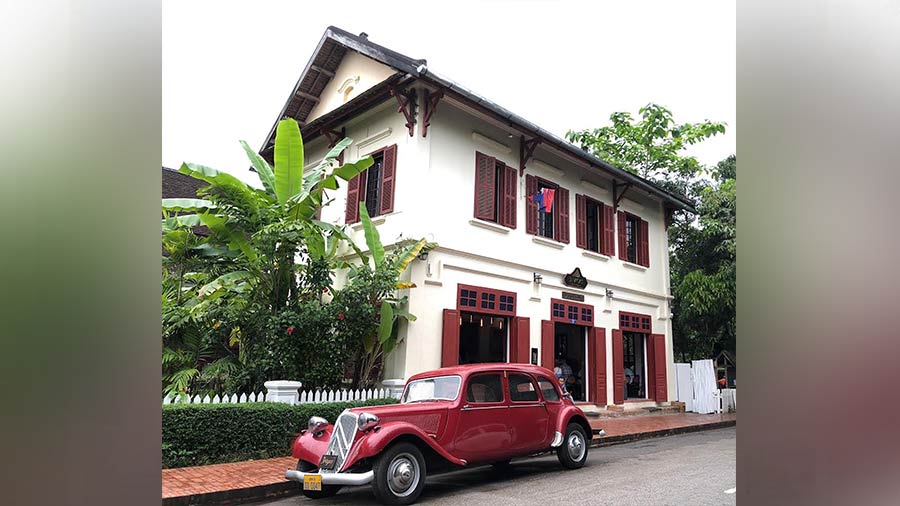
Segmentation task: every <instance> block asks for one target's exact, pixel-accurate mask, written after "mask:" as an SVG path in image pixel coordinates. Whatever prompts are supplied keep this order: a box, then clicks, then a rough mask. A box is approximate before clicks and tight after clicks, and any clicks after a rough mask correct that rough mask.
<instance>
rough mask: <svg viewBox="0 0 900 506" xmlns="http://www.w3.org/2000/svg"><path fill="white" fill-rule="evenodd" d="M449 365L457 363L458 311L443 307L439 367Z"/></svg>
mask: <svg viewBox="0 0 900 506" xmlns="http://www.w3.org/2000/svg"><path fill="white" fill-rule="evenodd" d="M451 365H459V311H457V310H455V309H445V310H444V329H443V336H442V339H441V367H448V366H451Z"/></svg>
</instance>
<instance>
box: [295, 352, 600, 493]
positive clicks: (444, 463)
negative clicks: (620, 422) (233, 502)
mask: <svg viewBox="0 0 900 506" xmlns="http://www.w3.org/2000/svg"><path fill="white" fill-rule="evenodd" d="M593 434H596V435H599V436H603V435H604V432H603V431H602V430H600V429H596V430H593V431H592V430H591V426H590V424H588V420H587V418H586V417H585V415H584V412H583V411H582V410H581V408H579V407H578V406H576V405H575V404H574V403H573V402H572V400H571V398H570V397H569V396H567V395H565V394H563V392H562V391H561V389H560V386H559V384H558V383H557V382H556V380H555V377H554V375H553V373H552V372H551V371H549V370H547V369H544V368H543V367H538V366H533V365H526V364H502V363H495V364H473V365H463V366H456V367H446V368H443V369H437V370H435V371H430V372H425V373H421V374H416V375H415V376H412V377H411V378H410V379H409V381H407V383H406V388H405V389H404V391H403V395H402V396H401V398H400V404H394V405H389V406H375V407H366V408H354V409H348V410H345V411H344V412H343V413H341V414H340V416H339V417H338V419H337V420H335V422H334V424H330V423H328V421H326V420H324V419H322V418H320V417H315V416H314V417H312V418H310V420H309V423H308V426H307V429H305V430H303V431H302V432H301V433H300V436H299V437H297V439H296V440H295V441H294V444H293V455H294V457H296V458H297V459H298V462H297V469H296V470H289V471H287V472H286V473H285V477H286V478H287V479H289V480H294V481H298V482H300V483H302V484H303V492H304V494H305V495H306V496H307V497H312V498H320V497H329V496H332V495H334V494H336V493H337V492H338V490H340V488H341V487H342V486H344V485H365V484H369V483H371V484H372V488H373V490H374V492H375V496H376V497H377V498H378V500H379V501H380V502H382V503H383V504H410V503H412V502H414V501H415V500H416V499H417V498H418V497H419V495H420V494H421V493H422V489H423V488H424V486H425V477H426V476H427V475H429V474H434V473H438V472H443V471H450V470H456V469H462V468H470V467H474V466H479V465H487V464H493V465H495V466H499V467H503V466H506V465H507V464H509V461H510V459H513V458H516V457H524V456H529V455H534V454H538V453H542V452H545V451H556V454H557V456H558V457H559V462H560V463H561V464H562V465H563V467H564V468H567V469H577V468H579V467H581V466H583V465H584V463H585V461H586V460H587V454H588V446H589V442H590V439H591V437H592V435H593Z"/></svg>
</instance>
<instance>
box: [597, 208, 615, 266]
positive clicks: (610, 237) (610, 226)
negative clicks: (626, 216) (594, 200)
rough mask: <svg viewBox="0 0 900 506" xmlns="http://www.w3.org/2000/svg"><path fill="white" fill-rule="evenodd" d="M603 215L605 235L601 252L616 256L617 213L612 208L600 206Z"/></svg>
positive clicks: (602, 239) (602, 238)
mask: <svg viewBox="0 0 900 506" xmlns="http://www.w3.org/2000/svg"><path fill="white" fill-rule="evenodd" d="M600 209H601V212H602V214H603V235H602V237H601V241H602V244H601V245H600V252H601V253H603V254H604V255H609V256H611V257H614V256H616V213H615V212H614V211H613V208H612V206H608V205H606V204H600Z"/></svg>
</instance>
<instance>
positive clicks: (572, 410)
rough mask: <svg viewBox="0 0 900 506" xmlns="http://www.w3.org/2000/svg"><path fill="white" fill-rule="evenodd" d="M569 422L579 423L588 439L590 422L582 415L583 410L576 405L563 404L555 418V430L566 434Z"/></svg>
mask: <svg viewBox="0 0 900 506" xmlns="http://www.w3.org/2000/svg"><path fill="white" fill-rule="evenodd" d="M571 422H577V423H579V424H580V425H581V426H582V427H583V428H584V431H585V432H586V433H587V435H588V439H590V435H591V424H590V423H589V422H588V420H587V417H586V416H584V411H582V410H581V408H579V407H578V406H563V407H562V409H561V410H560V412H559V416H558V417H557V418H556V432H559V433H560V434H562V435H565V434H566V427H567V426H568V425H569V424H570V423H571Z"/></svg>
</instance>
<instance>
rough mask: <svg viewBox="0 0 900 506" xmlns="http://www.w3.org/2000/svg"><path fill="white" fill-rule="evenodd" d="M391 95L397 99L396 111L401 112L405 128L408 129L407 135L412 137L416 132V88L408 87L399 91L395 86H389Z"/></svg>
mask: <svg viewBox="0 0 900 506" xmlns="http://www.w3.org/2000/svg"><path fill="white" fill-rule="evenodd" d="M390 90H391V96H393V97H394V98H396V99H397V103H398V104H399V105H400V107H398V108H397V112H401V113H403V116H404V117H405V118H406V128H408V129H409V136H410V137H412V136H413V135H415V132H416V98H417V95H416V90H415V89H414V88H410V89H408V90H406V91H400V90H398V89H397V88H396V87H395V86H391V88H390Z"/></svg>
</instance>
